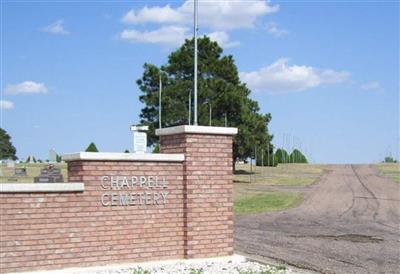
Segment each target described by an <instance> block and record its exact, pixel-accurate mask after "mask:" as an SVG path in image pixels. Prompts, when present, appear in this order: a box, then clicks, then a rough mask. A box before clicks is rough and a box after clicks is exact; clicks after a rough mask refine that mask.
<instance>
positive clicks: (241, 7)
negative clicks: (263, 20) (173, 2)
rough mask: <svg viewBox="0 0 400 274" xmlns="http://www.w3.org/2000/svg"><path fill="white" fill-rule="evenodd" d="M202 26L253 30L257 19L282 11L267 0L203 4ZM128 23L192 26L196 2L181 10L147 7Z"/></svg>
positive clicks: (130, 16)
mask: <svg viewBox="0 0 400 274" xmlns="http://www.w3.org/2000/svg"><path fill="white" fill-rule="evenodd" d="M198 11H199V25H200V27H204V26H206V27H209V28H211V29H212V30H229V29H238V28H249V27H253V26H254V24H255V22H256V20H257V18H259V17H261V16H263V15H266V14H270V13H274V12H277V11H279V5H271V4H270V3H269V2H268V1H264V0H254V1H247V0H236V1H199V9H198ZM122 21H123V22H125V23H131V24H139V23H159V24H160V23H162V24H165V23H169V24H192V22H193V1H190V0H188V1H185V2H184V3H183V4H182V5H181V6H179V7H177V8H171V6H170V5H166V6H163V7H159V6H154V7H147V6H146V7H144V8H142V9H140V10H138V11H135V10H134V9H132V10H130V11H129V12H128V13H126V14H125V15H124V16H123V18H122Z"/></svg>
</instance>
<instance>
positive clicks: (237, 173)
mask: <svg viewBox="0 0 400 274" xmlns="http://www.w3.org/2000/svg"><path fill="white" fill-rule="evenodd" d="M233 174H234V175H250V174H255V173H254V172H253V171H251V172H250V171H247V170H243V169H239V170H235V171H234V172H233Z"/></svg>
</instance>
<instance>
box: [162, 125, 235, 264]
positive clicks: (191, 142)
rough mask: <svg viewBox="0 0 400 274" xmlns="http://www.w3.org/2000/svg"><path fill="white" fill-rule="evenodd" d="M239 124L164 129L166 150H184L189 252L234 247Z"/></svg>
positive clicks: (226, 251) (221, 252) (205, 253)
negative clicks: (234, 163)
mask: <svg viewBox="0 0 400 274" xmlns="http://www.w3.org/2000/svg"><path fill="white" fill-rule="evenodd" d="M236 133H237V129H236V128H224V127H204V126H177V127H172V128H165V129H159V130H157V131H156V134H157V135H159V136H160V137H161V140H160V141H161V152H162V153H184V154H185V160H184V163H183V180H184V220H185V223H184V254H185V258H200V257H214V256H226V255H231V254H232V253H233V194H232V192H233V176H232V138H233V136H234V135H235V134H236Z"/></svg>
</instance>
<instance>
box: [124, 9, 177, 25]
mask: <svg viewBox="0 0 400 274" xmlns="http://www.w3.org/2000/svg"><path fill="white" fill-rule="evenodd" d="M183 21H184V18H183V14H182V13H181V12H179V11H177V10H174V9H173V8H171V6H170V5H166V6H164V7H151V8H148V7H147V6H146V7H144V8H143V9H141V10H139V11H137V12H136V11H135V10H133V9H131V10H130V11H129V12H128V13H127V14H125V15H124V16H123V17H122V22H124V23H129V24H138V23H147V22H151V23H178V22H183Z"/></svg>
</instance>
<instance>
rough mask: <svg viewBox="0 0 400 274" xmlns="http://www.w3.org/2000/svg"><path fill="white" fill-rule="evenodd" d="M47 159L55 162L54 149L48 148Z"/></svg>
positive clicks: (55, 154)
mask: <svg viewBox="0 0 400 274" xmlns="http://www.w3.org/2000/svg"><path fill="white" fill-rule="evenodd" d="M49 161H50V162H53V163H55V162H57V153H56V151H55V150H54V149H50V150H49Z"/></svg>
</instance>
